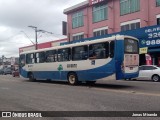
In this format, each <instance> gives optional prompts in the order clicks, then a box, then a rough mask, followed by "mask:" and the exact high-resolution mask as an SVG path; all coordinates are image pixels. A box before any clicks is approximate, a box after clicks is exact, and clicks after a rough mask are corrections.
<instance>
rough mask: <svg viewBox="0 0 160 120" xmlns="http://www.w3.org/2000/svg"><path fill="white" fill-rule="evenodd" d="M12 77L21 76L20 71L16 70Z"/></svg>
mask: <svg viewBox="0 0 160 120" xmlns="http://www.w3.org/2000/svg"><path fill="white" fill-rule="evenodd" d="M12 76H13V77H16V76H19V70H18V69H17V70H14V71H13V72H12Z"/></svg>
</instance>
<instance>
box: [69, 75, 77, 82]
mask: <svg viewBox="0 0 160 120" xmlns="http://www.w3.org/2000/svg"><path fill="white" fill-rule="evenodd" d="M75 79H76V78H75V76H74V75H70V76H69V82H70V83H72V84H74V83H75Z"/></svg>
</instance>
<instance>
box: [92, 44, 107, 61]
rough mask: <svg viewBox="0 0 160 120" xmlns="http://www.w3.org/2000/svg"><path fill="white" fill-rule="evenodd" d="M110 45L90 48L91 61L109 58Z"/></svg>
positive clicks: (95, 45)
mask: <svg viewBox="0 0 160 120" xmlns="http://www.w3.org/2000/svg"><path fill="white" fill-rule="evenodd" d="M108 47H109V43H108V42H107V43H97V44H92V45H90V46H89V59H104V58H108Z"/></svg>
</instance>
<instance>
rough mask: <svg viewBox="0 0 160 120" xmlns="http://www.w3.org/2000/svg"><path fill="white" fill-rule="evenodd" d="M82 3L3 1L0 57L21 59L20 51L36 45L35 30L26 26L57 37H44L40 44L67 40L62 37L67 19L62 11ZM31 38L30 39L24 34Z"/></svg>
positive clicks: (41, 0) (25, 0) (29, 0)
mask: <svg viewBox="0 0 160 120" xmlns="http://www.w3.org/2000/svg"><path fill="white" fill-rule="evenodd" d="M79 2H80V1H79V0H67V1H66V0H59V1H55V0H1V1H0V18H1V19H0V57H1V56H2V55H5V56H7V57H11V56H18V50H19V47H23V46H28V45H31V44H32V43H31V41H30V40H32V41H34V36H35V34H34V30H33V29H32V28H29V27H27V26H29V25H33V26H36V27H38V29H42V30H46V31H49V32H53V33H55V35H54V36H53V35H52V36H51V35H46V34H43V35H42V37H41V38H39V42H47V41H49V40H54V39H59V38H62V37H63V38H64V36H61V35H60V34H61V31H62V30H61V26H62V21H66V18H67V16H66V15H64V14H63V10H64V9H65V8H67V7H70V6H72V5H74V4H77V3H79ZM21 31H24V32H25V33H26V34H27V36H28V37H29V38H30V39H28V38H27V37H26V35H25V34H24V33H22V32H21Z"/></svg>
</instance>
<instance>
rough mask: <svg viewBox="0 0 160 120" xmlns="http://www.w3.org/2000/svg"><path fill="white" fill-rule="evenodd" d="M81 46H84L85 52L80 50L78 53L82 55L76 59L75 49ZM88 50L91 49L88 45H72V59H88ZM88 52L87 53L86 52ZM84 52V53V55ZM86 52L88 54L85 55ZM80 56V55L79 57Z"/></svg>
mask: <svg viewBox="0 0 160 120" xmlns="http://www.w3.org/2000/svg"><path fill="white" fill-rule="evenodd" d="M80 47H84V50H83V51H84V52H83V51H79V53H76V54H78V55H79V56H80V55H81V59H74V55H75V49H76V48H80ZM88 52H89V49H88V45H81V46H75V47H72V61H83V60H87V59H88ZM86 53H87V54H86ZM83 54H84V55H83ZM85 54H86V55H87V56H85ZM79 58H80V57H79Z"/></svg>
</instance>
